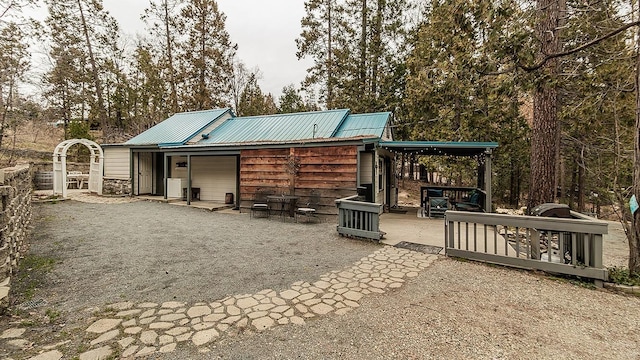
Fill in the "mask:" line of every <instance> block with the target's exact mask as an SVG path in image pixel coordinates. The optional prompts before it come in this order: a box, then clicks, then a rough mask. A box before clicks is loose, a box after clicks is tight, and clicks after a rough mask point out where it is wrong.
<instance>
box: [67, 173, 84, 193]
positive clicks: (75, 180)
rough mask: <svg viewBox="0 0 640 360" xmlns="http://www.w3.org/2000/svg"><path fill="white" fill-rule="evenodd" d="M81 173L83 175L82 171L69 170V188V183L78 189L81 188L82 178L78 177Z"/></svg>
mask: <svg viewBox="0 0 640 360" xmlns="http://www.w3.org/2000/svg"><path fill="white" fill-rule="evenodd" d="M79 175H82V171H68V172H67V189H68V188H69V185H73V187H75V188H76V189H80V188H81V186H80V184H81V182H80V178H79V177H78V176H79Z"/></svg>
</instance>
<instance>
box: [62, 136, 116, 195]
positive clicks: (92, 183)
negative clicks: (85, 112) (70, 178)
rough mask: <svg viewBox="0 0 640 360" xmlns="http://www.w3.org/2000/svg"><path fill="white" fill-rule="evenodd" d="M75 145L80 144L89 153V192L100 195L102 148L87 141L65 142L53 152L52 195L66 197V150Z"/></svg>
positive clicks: (72, 140)
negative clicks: (87, 149)
mask: <svg viewBox="0 0 640 360" xmlns="http://www.w3.org/2000/svg"><path fill="white" fill-rule="evenodd" d="M75 144H82V145H84V146H86V147H88V148H89V150H90V151H91V160H89V191H90V192H94V193H97V194H98V195H102V171H103V170H102V169H103V167H102V163H103V161H104V154H103V153H102V148H101V147H100V145H98V144H96V143H95V142H93V141H91V140H87V139H71V140H65V141H63V142H61V143H60V144H58V146H56V149H55V150H54V151H53V194H54V195H56V194H62V197H65V198H66V197H67V150H69V148H70V147H72V146H73V145H75Z"/></svg>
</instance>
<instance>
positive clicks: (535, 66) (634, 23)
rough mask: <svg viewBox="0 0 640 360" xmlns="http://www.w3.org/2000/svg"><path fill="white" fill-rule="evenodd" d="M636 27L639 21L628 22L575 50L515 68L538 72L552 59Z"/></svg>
mask: <svg viewBox="0 0 640 360" xmlns="http://www.w3.org/2000/svg"><path fill="white" fill-rule="evenodd" d="M637 25H640V20H636V21H633V22H630V23H628V24H625V25H623V26H621V27H619V28H617V29H615V30H613V31H611V32H609V33H607V34H605V35H602V36H601V37H599V38H595V39H593V40H591V41H589V42H586V43H584V44H582V45H580V46H578V47H575V48H573V49H571V50H567V51H563V52H559V53H555V54H549V55H547V56H545V57H544V59H542V60H540V61H539V62H538V63H537V64H534V65H532V66H527V65H524V64H521V63H520V62H519V61H518V62H517V66H518V67H519V68H521V69H522V70H524V71H528V72H531V71H535V70H538V69H539V68H541V67H543V66H544V65H545V64H546V63H547V62H548V61H549V60H552V59H555V58H559V57H563V56H567V55H571V54H574V53H577V52H578V51H582V50H584V49H587V48H590V47H591V46H594V45H596V44H598V43H600V42H602V41H604V40H606V39H608V38H611V37H613V36H616V35H618V34H619V33H621V32H623V31H625V30H627V29H629V28H631V27H634V26H637Z"/></svg>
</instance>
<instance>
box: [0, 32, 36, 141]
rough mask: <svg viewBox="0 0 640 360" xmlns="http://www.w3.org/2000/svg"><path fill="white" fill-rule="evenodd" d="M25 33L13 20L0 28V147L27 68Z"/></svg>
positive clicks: (13, 118) (27, 56)
mask: <svg viewBox="0 0 640 360" xmlns="http://www.w3.org/2000/svg"><path fill="white" fill-rule="evenodd" d="M27 49H28V45H27V43H26V36H25V33H24V32H23V31H22V30H21V29H20V27H19V26H18V25H17V24H16V23H13V22H9V23H6V24H3V26H2V29H1V30H0V147H1V146H2V140H3V138H4V135H5V130H6V129H7V127H9V126H10V124H11V123H12V122H15V119H16V117H15V115H16V111H15V107H16V99H17V97H18V86H19V84H20V82H21V81H22V80H24V78H23V76H24V75H25V73H26V71H27V70H28V69H29V66H30V63H29V53H28V51H27Z"/></svg>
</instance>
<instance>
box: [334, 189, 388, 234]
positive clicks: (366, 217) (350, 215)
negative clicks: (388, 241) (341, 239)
mask: <svg viewBox="0 0 640 360" xmlns="http://www.w3.org/2000/svg"><path fill="white" fill-rule="evenodd" d="M357 197H358V196H357V195H354V196H350V197H346V198H342V199H338V200H336V206H337V207H338V227H337V230H338V233H339V234H340V235H346V236H356V237H361V238H367V239H374V240H380V239H381V238H382V235H384V233H382V232H381V231H380V214H382V211H383V210H382V204H376V203H369V202H362V201H356V200H354V199H356V198H357Z"/></svg>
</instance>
